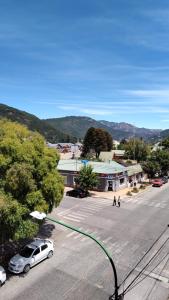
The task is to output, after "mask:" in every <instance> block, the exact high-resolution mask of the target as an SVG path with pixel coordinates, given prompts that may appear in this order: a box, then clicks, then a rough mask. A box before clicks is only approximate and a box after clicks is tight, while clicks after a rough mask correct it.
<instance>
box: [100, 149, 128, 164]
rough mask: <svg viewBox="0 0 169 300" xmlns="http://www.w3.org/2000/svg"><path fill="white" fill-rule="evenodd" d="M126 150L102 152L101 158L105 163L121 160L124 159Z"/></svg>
mask: <svg viewBox="0 0 169 300" xmlns="http://www.w3.org/2000/svg"><path fill="white" fill-rule="evenodd" d="M124 154H125V150H111V151H101V152H100V155H99V158H100V159H101V160H102V161H104V162H109V161H112V160H119V159H122V158H124Z"/></svg>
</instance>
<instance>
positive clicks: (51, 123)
mask: <svg viewBox="0 0 169 300" xmlns="http://www.w3.org/2000/svg"><path fill="white" fill-rule="evenodd" d="M0 117H1V118H7V119H10V120H11V121H17V122H19V123H21V124H24V125H26V126H27V127H28V128H29V129H30V130H33V131H38V132H39V133H41V134H42V135H43V136H44V137H45V139H46V140H47V141H48V142H50V143H58V142H75V141H77V140H79V139H83V138H84V136H85V134H86V132H87V130H88V129H89V128H90V127H95V128H103V129H105V130H106V131H108V132H109V133H110V134H111V135H112V137H113V139H115V140H121V139H128V138H131V137H142V138H143V139H144V140H147V141H158V140H160V139H161V138H164V137H166V136H169V129H166V130H161V129H148V128H139V127H136V126H134V125H132V124H128V123H125V122H120V123H117V122H109V121H105V120H100V121H96V120H94V119H92V118H89V117H83V116H80V117H77V116H68V117H62V118H52V119H44V120H41V119H39V118H38V117H36V116H35V115H33V114H30V113H27V112H25V111H21V110H19V109H16V108H13V107H10V106H7V105H5V104H0Z"/></svg>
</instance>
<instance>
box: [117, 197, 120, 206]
mask: <svg viewBox="0 0 169 300" xmlns="http://www.w3.org/2000/svg"><path fill="white" fill-rule="evenodd" d="M117 205H118V207H120V196H119V197H118V200H117Z"/></svg>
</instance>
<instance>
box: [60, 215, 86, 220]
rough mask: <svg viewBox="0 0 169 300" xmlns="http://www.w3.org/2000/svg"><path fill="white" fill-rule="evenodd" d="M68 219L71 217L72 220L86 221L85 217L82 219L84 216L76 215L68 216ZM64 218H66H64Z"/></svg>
mask: <svg viewBox="0 0 169 300" xmlns="http://www.w3.org/2000/svg"><path fill="white" fill-rule="evenodd" d="M67 216H68V217H71V218H75V219H78V220H84V219H85V217H82V216H76V215H75V214H68V215H67ZM63 217H64V216H63Z"/></svg>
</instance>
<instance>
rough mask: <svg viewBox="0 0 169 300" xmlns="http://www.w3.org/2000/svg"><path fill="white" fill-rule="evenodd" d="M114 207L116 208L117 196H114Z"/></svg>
mask: <svg viewBox="0 0 169 300" xmlns="http://www.w3.org/2000/svg"><path fill="white" fill-rule="evenodd" d="M113 206H116V196H114V199H113Z"/></svg>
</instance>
